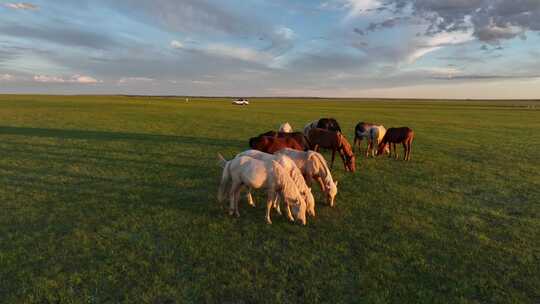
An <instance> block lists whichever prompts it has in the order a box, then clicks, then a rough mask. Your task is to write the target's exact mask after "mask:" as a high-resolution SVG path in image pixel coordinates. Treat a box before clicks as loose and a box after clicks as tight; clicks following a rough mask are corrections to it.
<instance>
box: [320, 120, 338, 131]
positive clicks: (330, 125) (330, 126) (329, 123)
mask: <svg viewBox="0 0 540 304" xmlns="http://www.w3.org/2000/svg"><path fill="white" fill-rule="evenodd" d="M317 128H321V129H326V130H330V131H334V132H340V133H341V127H340V126H339V123H338V122H337V120H336V119H335V118H321V119H319V121H318V122H317Z"/></svg>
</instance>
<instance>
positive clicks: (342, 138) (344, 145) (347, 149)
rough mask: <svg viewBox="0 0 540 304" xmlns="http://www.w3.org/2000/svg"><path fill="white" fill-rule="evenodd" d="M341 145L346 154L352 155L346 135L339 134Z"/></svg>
mask: <svg viewBox="0 0 540 304" xmlns="http://www.w3.org/2000/svg"><path fill="white" fill-rule="evenodd" d="M339 146H340V147H341V150H342V151H343V153H344V154H346V155H347V156H351V155H352V149H351V145H350V144H349V142H348V141H347V139H345V136H343V135H341V134H340V135H339Z"/></svg>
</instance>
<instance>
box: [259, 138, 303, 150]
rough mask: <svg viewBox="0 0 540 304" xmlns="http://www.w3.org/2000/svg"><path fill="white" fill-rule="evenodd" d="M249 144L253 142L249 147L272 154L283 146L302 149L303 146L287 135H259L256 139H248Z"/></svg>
mask: <svg viewBox="0 0 540 304" xmlns="http://www.w3.org/2000/svg"><path fill="white" fill-rule="evenodd" d="M252 139H253V138H252ZM250 144H253V145H252V146H251V148H253V149H255V150H259V151H262V152H266V153H270V154H273V153H274V152H277V151H279V150H281V149H284V148H291V149H294V150H298V151H304V148H303V147H302V146H301V145H300V144H298V142H297V141H296V140H295V139H293V138H288V137H284V138H279V137H272V136H259V137H257V138H256V140H253V141H251V140H250Z"/></svg>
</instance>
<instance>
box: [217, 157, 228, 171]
mask: <svg viewBox="0 0 540 304" xmlns="http://www.w3.org/2000/svg"><path fill="white" fill-rule="evenodd" d="M217 156H218V165H219V166H220V167H221V168H225V165H226V164H227V160H226V159H225V157H223V155H221V154H220V153H218V154H217Z"/></svg>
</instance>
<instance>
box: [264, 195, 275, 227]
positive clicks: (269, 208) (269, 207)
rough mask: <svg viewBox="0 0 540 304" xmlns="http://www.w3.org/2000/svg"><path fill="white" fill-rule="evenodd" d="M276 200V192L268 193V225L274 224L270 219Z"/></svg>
mask: <svg viewBox="0 0 540 304" xmlns="http://www.w3.org/2000/svg"><path fill="white" fill-rule="evenodd" d="M275 200H276V192H275V191H273V190H272V191H268V197H267V199H266V223H267V224H272V219H270V211H271V210H272V205H273V204H274V202H275Z"/></svg>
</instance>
